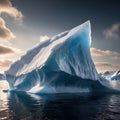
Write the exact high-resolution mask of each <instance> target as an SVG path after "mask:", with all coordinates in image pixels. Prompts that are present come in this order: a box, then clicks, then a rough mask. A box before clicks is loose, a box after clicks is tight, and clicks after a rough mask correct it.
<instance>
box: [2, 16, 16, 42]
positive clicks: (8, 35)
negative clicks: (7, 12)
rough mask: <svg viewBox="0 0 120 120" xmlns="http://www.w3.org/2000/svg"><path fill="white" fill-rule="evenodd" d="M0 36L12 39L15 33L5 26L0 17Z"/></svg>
mask: <svg viewBox="0 0 120 120" xmlns="http://www.w3.org/2000/svg"><path fill="white" fill-rule="evenodd" d="M0 38H2V39H7V40H10V39H14V38H15V35H14V34H13V33H12V32H11V31H10V30H9V29H8V28H7V27H6V24H5V21H4V20H3V19H2V18H1V17H0Z"/></svg>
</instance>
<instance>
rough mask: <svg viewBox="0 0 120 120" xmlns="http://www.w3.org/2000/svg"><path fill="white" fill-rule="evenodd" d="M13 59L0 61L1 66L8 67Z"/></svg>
mask: <svg viewBox="0 0 120 120" xmlns="http://www.w3.org/2000/svg"><path fill="white" fill-rule="evenodd" d="M11 62H12V61H10V60H4V61H0V67H8V66H9V65H10V64H11Z"/></svg>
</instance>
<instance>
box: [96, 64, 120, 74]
mask: <svg viewBox="0 0 120 120" xmlns="http://www.w3.org/2000/svg"><path fill="white" fill-rule="evenodd" d="M95 66H96V68H97V70H98V72H105V71H106V70H109V71H117V70H120V65H115V64H111V63H107V62H95Z"/></svg>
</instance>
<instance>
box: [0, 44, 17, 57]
mask: <svg viewBox="0 0 120 120" xmlns="http://www.w3.org/2000/svg"><path fill="white" fill-rule="evenodd" d="M14 53H15V51H14V49H13V48H12V47H8V46H4V45H0V55H3V54H14Z"/></svg>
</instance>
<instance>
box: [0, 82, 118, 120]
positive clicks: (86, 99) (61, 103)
mask: <svg viewBox="0 0 120 120" xmlns="http://www.w3.org/2000/svg"><path fill="white" fill-rule="evenodd" d="M7 88H8V85H7V83H6V82H5V81H0V120H120V94H103V93H102V94H92V93H80V94H49V95H35V94H27V93H24V92H3V91H2V90H3V89H7Z"/></svg>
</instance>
